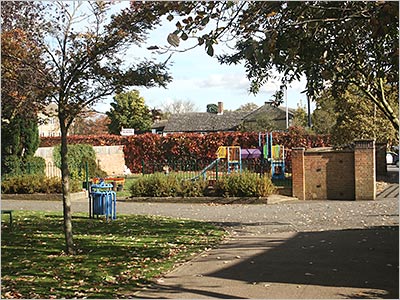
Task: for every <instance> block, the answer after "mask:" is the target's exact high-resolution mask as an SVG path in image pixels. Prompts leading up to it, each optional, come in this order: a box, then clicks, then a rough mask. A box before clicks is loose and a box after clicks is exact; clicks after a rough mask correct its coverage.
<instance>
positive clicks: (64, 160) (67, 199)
mask: <svg viewBox="0 0 400 300" xmlns="http://www.w3.org/2000/svg"><path fill="white" fill-rule="evenodd" d="M60 127H61V178H62V198H63V215H64V233H65V246H66V253H67V254H75V249H74V240H73V236H72V212H71V194H70V190H69V168H68V148H67V132H68V128H67V127H66V126H65V120H62V119H61V118H60Z"/></svg>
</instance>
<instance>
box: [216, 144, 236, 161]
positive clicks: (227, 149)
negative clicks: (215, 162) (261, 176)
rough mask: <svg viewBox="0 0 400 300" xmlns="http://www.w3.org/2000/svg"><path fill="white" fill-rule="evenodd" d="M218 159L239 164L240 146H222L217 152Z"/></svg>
mask: <svg viewBox="0 0 400 300" xmlns="http://www.w3.org/2000/svg"><path fill="white" fill-rule="evenodd" d="M217 157H218V158H220V159H226V160H227V161H228V162H239V161H240V160H241V159H240V146H220V147H218V150H217Z"/></svg>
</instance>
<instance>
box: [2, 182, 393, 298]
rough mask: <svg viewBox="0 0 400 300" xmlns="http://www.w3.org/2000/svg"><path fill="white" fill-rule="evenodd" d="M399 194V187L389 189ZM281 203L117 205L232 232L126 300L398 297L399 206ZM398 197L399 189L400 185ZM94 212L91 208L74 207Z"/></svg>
mask: <svg viewBox="0 0 400 300" xmlns="http://www.w3.org/2000/svg"><path fill="white" fill-rule="evenodd" d="M391 188H392V189H393V185H392V186H391ZM395 194H396V193H387V194H385V195H386V196H385V197H381V198H378V199H377V200H375V201H297V200H291V201H288V202H279V201H277V203H275V204H252V205H246V204H227V205H226V204H225V205H216V204H184V203H132V202H118V203H117V217H118V214H144V215H159V216H167V217H174V218H189V219H195V220H201V221H208V222H213V223H216V224H218V225H221V226H223V227H224V228H226V229H227V230H228V231H229V232H230V237H229V238H228V239H227V240H225V241H224V242H223V244H221V245H220V246H219V247H218V248H216V249H213V250H210V251H207V252H204V253H202V254H201V255H199V256H197V257H195V258H194V259H193V260H191V261H189V262H187V263H185V264H183V265H181V266H179V267H178V268H176V269H175V270H173V271H172V272H171V273H169V274H166V275H165V276H164V277H163V278H159V279H158V280H157V281H155V282H154V284H153V285H152V286H151V287H150V288H146V289H143V290H136V291H132V292H130V293H128V294H124V295H121V297H135V298H158V299H160V298H174V299H177V298H183V299H198V298H258V299H267V298H269V299H282V298H285V299H290V298H292V299H311V298H319V299H322V298H323V299H326V298H329V299H334V298H342V299H343V298H390V299H397V298H398V296H399V284H398V279H399V269H398V265H399V256H398V255H399V235H398V224H399V201H398V199H397V196H396V197H393V195H395ZM397 194H398V185H397ZM1 206H2V209H13V210H19V209H22V210H45V211H62V204H61V202H57V201H21V200H2V201H1ZM72 210H73V211H74V212H88V203H87V202H85V201H78V202H73V203H72Z"/></svg>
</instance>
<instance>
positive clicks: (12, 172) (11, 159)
mask: <svg viewBox="0 0 400 300" xmlns="http://www.w3.org/2000/svg"><path fill="white" fill-rule="evenodd" d="M1 173H2V177H6V176H5V175H7V176H16V175H21V174H22V173H23V163H22V159H21V157H19V156H17V155H4V156H3V157H2V159H1Z"/></svg>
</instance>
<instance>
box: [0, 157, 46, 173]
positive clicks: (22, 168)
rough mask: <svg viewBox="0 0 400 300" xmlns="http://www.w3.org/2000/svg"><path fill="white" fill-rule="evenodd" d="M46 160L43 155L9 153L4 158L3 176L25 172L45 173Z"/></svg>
mask: <svg viewBox="0 0 400 300" xmlns="http://www.w3.org/2000/svg"><path fill="white" fill-rule="evenodd" d="M45 170H46V161H45V160H44V158H42V157H36V156H27V157H25V158H22V157H19V156H16V155H7V156H4V158H3V159H2V170H1V172H2V178H7V177H12V176H19V175H24V174H37V175H44V174H45Z"/></svg>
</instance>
